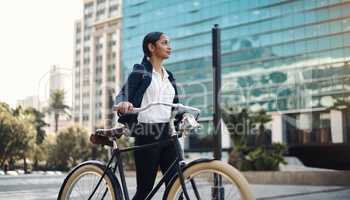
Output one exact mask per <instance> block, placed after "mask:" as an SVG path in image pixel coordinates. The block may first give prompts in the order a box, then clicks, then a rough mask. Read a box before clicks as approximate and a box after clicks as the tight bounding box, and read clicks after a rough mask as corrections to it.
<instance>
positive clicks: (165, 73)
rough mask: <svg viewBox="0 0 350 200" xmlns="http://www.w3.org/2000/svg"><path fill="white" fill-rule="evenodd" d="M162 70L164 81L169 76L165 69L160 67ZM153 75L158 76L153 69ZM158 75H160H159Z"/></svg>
mask: <svg viewBox="0 0 350 200" xmlns="http://www.w3.org/2000/svg"><path fill="white" fill-rule="evenodd" d="M161 69H162V70H163V74H164V79H166V78H168V77H169V74H168V72H167V71H166V69H165V68H164V67H163V66H162V68H161ZM152 71H153V73H157V74H159V73H158V72H156V70H154V68H153V70H152ZM159 75H160V74H159Z"/></svg>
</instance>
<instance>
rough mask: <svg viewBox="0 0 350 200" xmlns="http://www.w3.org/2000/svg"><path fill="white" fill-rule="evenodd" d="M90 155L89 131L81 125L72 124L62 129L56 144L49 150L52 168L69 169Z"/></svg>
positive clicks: (49, 163)
mask: <svg viewBox="0 0 350 200" xmlns="http://www.w3.org/2000/svg"><path fill="white" fill-rule="evenodd" d="M89 156H90V148H89V139H88V133H87V131H86V130H85V129H83V128H81V127H79V126H71V127H68V128H66V129H65V130H63V131H61V132H60V133H59V134H58V135H57V138H56V144H55V145H54V146H53V148H52V149H50V150H49V160H48V165H49V167H50V168H56V169H59V170H68V169H70V168H71V167H73V166H75V165H77V164H78V163H80V162H82V161H85V160H88V158H89Z"/></svg>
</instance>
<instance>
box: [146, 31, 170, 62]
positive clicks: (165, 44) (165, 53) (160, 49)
mask: <svg viewBox="0 0 350 200" xmlns="http://www.w3.org/2000/svg"><path fill="white" fill-rule="evenodd" d="M151 46H152V47H151V48H150V50H151V52H152V55H153V56H156V57H158V58H160V59H167V58H169V56H170V54H171V47H170V41H169V37H168V36H166V35H165V34H162V35H161V36H160V38H159V40H158V41H157V42H156V44H155V45H151Z"/></svg>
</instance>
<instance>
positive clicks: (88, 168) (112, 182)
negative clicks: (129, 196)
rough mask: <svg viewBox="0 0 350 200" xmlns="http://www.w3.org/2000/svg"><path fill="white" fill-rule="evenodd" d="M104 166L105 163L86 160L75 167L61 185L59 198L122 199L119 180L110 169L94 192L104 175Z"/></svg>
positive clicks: (63, 199) (75, 199) (69, 199)
mask: <svg viewBox="0 0 350 200" xmlns="http://www.w3.org/2000/svg"><path fill="white" fill-rule="evenodd" d="M104 168H105V167H104V165H102V164H100V163H98V162H94V161H88V162H85V163H83V164H81V165H79V166H77V167H76V168H74V169H73V170H72V171H71V172H70V173H69V174H68V176H67V178H66V180H65V181H64V183H63V185H62V186H61V189H60V193H59V196H58V199H59V200H78V199H82V200H83V199H84V200H86V199H106V200H115V199H121V196H120V195H121V191H120V186H119V183H118V180H116V177H115V176H114V175H113V173H112V172H111V171H110V170H108V171H107V173H106V174H105V176H104V177H103V179H102V181H101V182H100V184H99V186H98V187H97V189H96V191H95V192H93V191H94V189H95V187H96V185H97V184H98V182H99V180H100V178H101V177H102V175H103V172H104ZM117 192H119V193H117ZM92 193H93V195H92ZM118 195H119V196H118ZM90 197H91V198H90ZM117 197H118V198H117Z"/></svg>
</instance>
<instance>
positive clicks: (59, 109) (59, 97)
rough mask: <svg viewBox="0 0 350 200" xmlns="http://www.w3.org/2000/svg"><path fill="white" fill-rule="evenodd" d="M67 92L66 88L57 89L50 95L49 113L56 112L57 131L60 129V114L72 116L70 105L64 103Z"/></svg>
mask: <svg viewBox="0 0 350 200" xmlns="http://www.w3.org/2000/svg"><path fill="white" fill-rule="evenodd" d="M64 99H65V92H64V90H55V91H53V92H52V93H51V95H50V101H49V107H48V108H47V112H48V113H50V114H51V113H52V114H54V117H55V132H56V133H57V131H58V119H59V117H60V115H66V116H69V117H70V114H69V106H67V105H65V104H64Z"/></svg>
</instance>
